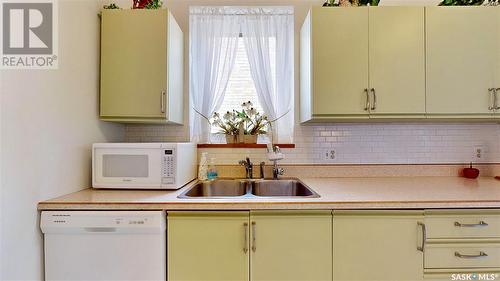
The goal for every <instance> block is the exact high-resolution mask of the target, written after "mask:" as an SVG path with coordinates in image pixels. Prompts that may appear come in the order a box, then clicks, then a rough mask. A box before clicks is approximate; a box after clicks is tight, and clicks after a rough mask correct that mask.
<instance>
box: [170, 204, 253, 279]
mask: <svg viewBox="0 0 500 281" xmlns="http://www.w3.org/2000/svg"><path fill="white" fill-rule="evenodd" d="M167 221H168V227H167V241H168V242H167V264H168V266H167V274H168V280H169V281H177V280H183V281H188V280H231V281H233V280H234V281H236V280H249V248H248V247H249V227H248V223H249V219H248V212H216V211H214V212H187V211H185V212H182V211H179V212H168V218H167Z"/></svg>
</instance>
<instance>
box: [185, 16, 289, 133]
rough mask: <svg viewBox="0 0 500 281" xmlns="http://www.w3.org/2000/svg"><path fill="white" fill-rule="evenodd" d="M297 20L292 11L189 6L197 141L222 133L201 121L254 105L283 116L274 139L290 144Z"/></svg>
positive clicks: (191, 68) (275, 128)
mask: <svg viewBox="0 0 500 281" xmlns="http://www.w3.org/2000/svg"><path fill="white" fill-rule="evenodd" d="M293 21H294V17H293V8H291V7H191V8H190V32H189V35H190V52H189V56H190V98H191V102H192V104H193V108H194V109H195V112H198V113H199V114H197V115H196V116H195V118H192V119H191V120H192V123H191V125H192V126H191V128H192V131H191V133H192V135H191V136H192V140H193V141H198V142H204V141H209V140H210V139H211V137H212V134H213V133H215V132H218V131H219V130H218V129H217V128H211V129H210V126H209V125H208V123H207V122H206V120H205V119H203V118H201V117H203V116H205V117H211V116H212V115H213V113H214V112H218V113H220V114H223V113H225V112H227V111H232V110H233V109H236V110H240V109H241V104H242V103H243V102H246V101H251V102H252V104H253V107H254V108H255V109H256V110H258V111H259V112H261V113H263V114H265V115H267V116H268V117H269V119H270V120H274V119H276V118H278V117H281V116H284V117H281V119H279V120H278V121H276V122H275V123H274V124H273V132H272V135H273V141H274V142H283V143H289V142H291V136H292V135H293V125H294V123H293V106H294V103H293V96H294V87H293V85H294V77H293V75H294V74H293V73H294V72H293V65H294V51H293V49H294V48H293V47H294V46H293V45H294V40H293V37H294V28H293ZM278 50H279V51H278ZM275 137H278V139H275Z"/></svg>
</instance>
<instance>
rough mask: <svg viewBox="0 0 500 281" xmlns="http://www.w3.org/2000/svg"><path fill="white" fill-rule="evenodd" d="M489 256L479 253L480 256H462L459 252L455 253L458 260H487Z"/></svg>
mask: <svg viewBox="0 0 500 281" xmlns="http://www.w3.org/2000/svg"><path fill="white" fill-rule="evenodd" d="M487 256H488V254H486V253H485V252H482V251H481V252H479V255H463V254H460V253H459V252H455V257H457V258H461V259H478V258H485V257H487Z"/></svg>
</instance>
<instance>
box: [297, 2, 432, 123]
mask: <svg viewBox="0 0 500 281" xmlns="http://www.w3.org/2000/svg"><path fill="white" fill-rule="evenodd" d="M424 39H425V38H424V8H423V7H370V8H355V9H351V8H313V9H311V11H310V12H309V15H308V16H307V18H306V20H305V22H304V25H303V26H302V29H301V53H300V55H301V66H300V67H301V80H300V83H301V122H306V121H321V120H335V119H363V118H365V119H366V118H380V117H382V118H407V117H420V118H422V117H424V114H425V51H424V48H425V44H424Z"/></svg>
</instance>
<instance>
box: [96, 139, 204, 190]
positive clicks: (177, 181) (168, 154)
mask: <svg viewBox="0 0 500 281" xmlns="http://www.w3.org/2000/svg"><path fill="white" fill-rule="evenodd" d="M196 165H197V153H196V144H194V143H95V144H94V145H93V146H92V187H94V188H116V189H122V188H124V189H178V188H181V187H183V186H184V185H186V184H187V183H189V182H191V181H192V180H194V179H195V178H196Z"/></svg>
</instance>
